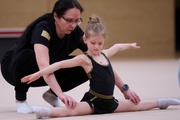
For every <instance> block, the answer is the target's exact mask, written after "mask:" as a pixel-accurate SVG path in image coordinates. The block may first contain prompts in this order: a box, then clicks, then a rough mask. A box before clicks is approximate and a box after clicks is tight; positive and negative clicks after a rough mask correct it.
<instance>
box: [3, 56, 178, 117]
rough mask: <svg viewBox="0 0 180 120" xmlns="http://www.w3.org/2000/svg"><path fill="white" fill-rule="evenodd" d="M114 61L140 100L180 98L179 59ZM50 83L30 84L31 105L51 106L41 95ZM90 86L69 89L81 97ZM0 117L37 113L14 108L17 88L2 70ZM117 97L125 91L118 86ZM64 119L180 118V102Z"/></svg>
mask: <svg viewBox="0 0 180 120" xmlns="http://www.w3.org/2000/svg"><path fill="white" fill-rule="evenodd" d="M112 65H113V67H114V69H115V70H116V71H117V73H118V74H119V75H120V77H121V78H122V79H123V81H124V82H125V83H128V84H129V85H130V88H131V89H132V90H134V91H135V92H136V93H138V94H139V96H140V97H141V100H149V99H158V98H163V97H168V98H169V97H174V98H180V89H179V84H178V79H177V71H178V60H177V59H151V60H148V59H146V60H145V59H144V60H113V61H112ZM47 89H48V87H40V88H31V89H29V92H28V100H27V101H28V103H29V106H33V105H40V106H46V107H50V105H48V104H47V103H46V102H45V101H44V100H43V99H42V97H41V95H42V93H43V92H44V91H46V90H47ZM87 90H88V82H86V83H84V84H83V85H81V86H79V87H77V88H75V89H73V90H71V91H69V92H67V93H66V94H68V95H71V96H72V97H74V99H76V100H77V101H79V100H80V99H81V97H82V96H83V93H84V92H85V91H87ZM0 96H1V100H0V120H4V119H6V120H34V119H35V115H34V114H28V115H23V114H18V113H16V111H15V99H14V90H13V87H12V86H10V85H9V84H8V83H7V82H6V81H5V80H4V79H3V77H2V75H1V74H0ZM115 97H116V98H122V99H123V95H122V94H121V93H120V92H119V90H118V89H117V88H115ZM53 119H55V120H56V119H61V120H84V119H86V120H92V119H95V120H101V119H103V120H110V119H113V120H179V119H180V106H170V107H169V108H168V109H167V110H159V109H153V110H149V111H141V112H126V113H113V114H104V115H87V116H77V117H67V118H53Z"/></svg>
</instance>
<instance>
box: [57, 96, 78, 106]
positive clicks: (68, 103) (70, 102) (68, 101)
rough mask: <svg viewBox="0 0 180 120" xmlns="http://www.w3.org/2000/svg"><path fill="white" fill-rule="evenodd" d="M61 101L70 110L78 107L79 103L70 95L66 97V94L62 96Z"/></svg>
mask: <svg viewBox="0 0 180 120" xmlns="http://www.w3.org/2000/svg"><path fill="white" fill-rule="evenodd" d="M59 99H60V100H61V101H62V102H63V103H64V104H65V105H66V107H67V108H69V109H74V108H75V107H76V105H77V102H76V101H75V100H74V99H73V98H72V97H71V96H68V95H65V94H64V93H62V94H60V96H59Z"/></svg>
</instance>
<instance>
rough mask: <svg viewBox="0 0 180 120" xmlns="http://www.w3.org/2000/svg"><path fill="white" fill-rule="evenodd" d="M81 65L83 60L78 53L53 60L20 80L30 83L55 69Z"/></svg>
mask: <svg viewBox="0 0 180 120" xmlns="http://www.w3.org/2000/svg"><path fill="white" fill-rule="evenodd" d="M82 65H83V60H82V57H81V55H79V56H76V57H74V58H72V59H68V60H63V61H60V62H55V63H53V64H51V65H49V66H48V67H46V68H44V69H42V70H40V71H38V72H35V73H33V74H30V75H27V76H25V77H23V78H22V79H21V82H23V83H25V82H27V84H30V83H32V82H34V81H35V80H37V79H39V78H40V77H41V76H43V75H50V74H53V73H54V71H56V70H58V69H63V68H71V67H76V66H82ZM82 67H83V66H82Z"/></svg>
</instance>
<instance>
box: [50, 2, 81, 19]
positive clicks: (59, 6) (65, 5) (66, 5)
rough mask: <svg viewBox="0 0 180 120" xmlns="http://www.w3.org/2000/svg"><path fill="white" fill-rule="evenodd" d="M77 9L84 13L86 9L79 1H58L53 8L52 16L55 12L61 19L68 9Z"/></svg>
mask: <svg viewBox="0 0 180 120" xmlns="http://www.w3.org/2000/svg"><path fill="white" fill-rule="evenodd" d="M71 8H77V9H79V10H80V12H81V13H82V12H83V11H84V9H83V8H82V7H81V5H80V4H79V2H78V1H77V0H58V1H57V2H56V3H55V5H54V8H53V11H52V14H53V13H54V12H55V13H56V14H57V16H58V17H61V16H62V15H63V14H64V13H65V12H66V11H67V10H68V9H71Z"/></svg>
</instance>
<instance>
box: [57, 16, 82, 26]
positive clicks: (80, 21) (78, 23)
mask: <svg viewBox="0 0 180 120" xmlns="http://www.w3.org/2000/svg"><path fill="white" fill-rule="evenodd" d="M61 17H62V18H63V19H64V20H65V21H66V22H67V23H68V24H71V25H72V24H74V23H75V24H77V25H80V24H81V23H82V22H83V20H82V18H79V19H78V20H75V21H73V20H68V19H67V18H64V17H63V16H61Z"/></svg>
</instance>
